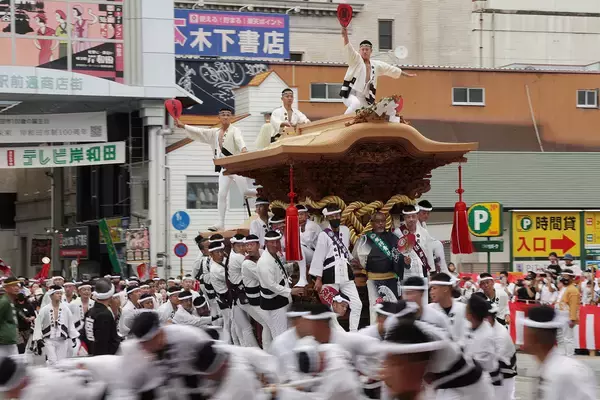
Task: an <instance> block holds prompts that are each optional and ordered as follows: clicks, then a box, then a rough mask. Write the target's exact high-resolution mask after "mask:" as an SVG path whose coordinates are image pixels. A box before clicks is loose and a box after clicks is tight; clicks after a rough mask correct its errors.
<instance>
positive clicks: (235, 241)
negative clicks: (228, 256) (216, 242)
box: [229, 237, 245, 244]
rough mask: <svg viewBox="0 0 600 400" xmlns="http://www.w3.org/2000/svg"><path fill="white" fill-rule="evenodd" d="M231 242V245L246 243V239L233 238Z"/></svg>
mask: <svg viewBox="0 0 600 400" xmlns="http://www.w3.org/2000/svg"><path fill="white" fill-rule="evenodd" d="M229 241H230V242H231V244H234V243H244V241H245V239H244V238H241V239H236V238H235V237H232V238H231V239H229Z"/></svg>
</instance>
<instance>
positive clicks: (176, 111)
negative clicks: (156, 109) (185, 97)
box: [165, 99, 183, 119]
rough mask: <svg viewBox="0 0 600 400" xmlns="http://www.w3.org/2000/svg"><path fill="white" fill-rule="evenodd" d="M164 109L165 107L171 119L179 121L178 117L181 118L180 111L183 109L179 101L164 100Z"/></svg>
mask: <svg viewBox="0 0 600 400" xmlns="http://www.w3.org/2000/svg"><path fill="white" fill-rule="evenodd" d="M165 107H167V111H168V112H169V114H170V115H171V117H173V119H179V117H181V110H182V109H183V106H182V105H181V101H179V100H177V99H168V100H165Z"/></svg>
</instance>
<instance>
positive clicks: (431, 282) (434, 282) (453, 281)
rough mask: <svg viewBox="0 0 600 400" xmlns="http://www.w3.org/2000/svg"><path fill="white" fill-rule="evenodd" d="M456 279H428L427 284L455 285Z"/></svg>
mask: <svg viewBox="0 0 600 400" xmlns="http://www.w3.org/2000/svg"><path fill="white" fill-rule="evenodd" d="M456 282H457V280H456V279H450V282H446V281H430V282H429V286H436V285H437V286H454V285H456Z"/></svg>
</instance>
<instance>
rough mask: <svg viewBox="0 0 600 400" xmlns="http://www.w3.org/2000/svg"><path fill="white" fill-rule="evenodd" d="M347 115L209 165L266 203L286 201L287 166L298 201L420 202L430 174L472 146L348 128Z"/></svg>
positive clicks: (399, 128)
mask: <svg viewBox="0 0 600 400" xmlns="http://www.w3.org/2000/svg"><path fill="white" fill-rule="evenodd" d="M353 120H354V117H353V116H339V117H333V118H328V119H324V120H320V121H316V122H313V123H311V124H308V125H304V126H302V127H301V128H300V129H299V133H300V134H299V135H297V136H288V137H285V138H283V139H280V140H279V141H277V142H275V143H273V144H271V145H270V146H269V147H267V148H265V149H263V150H259V151H253V152H248V153H244V154H238V155H235V156H230V157H225V158H221V159H219V160H216V161H215V164H217V165H221V166H223V167H225V168H226V171H227V172H226V173H228V174H238V175H242V176H246V177H249V178H253V179H254V180H255V181H256V182H257V183H258V184H260V185H262V186H263V189H262V192H261V195H262V196H265V197H267V198H268V199H269V200H275V199H278V200H287V193H288V192H289V165H290V164H293V166H294V189H295V192H296V193H297V194H298V198H299V199H301V200H302V199H304V198H305V197H310V198H311V199H313V200H319V199H321V198H323V197H325V196H327V195H337V196H339V197H341V198H343V199H344V201H346V202H347V203H348V202H352V201H357V200H360V201H365V202H370V201H374V200H382V199H383V200H387V199H389V198H391V197H392V196H393V195H396V194H405V195H407V196H409V197H411V198H417V197H420V196H421V195H422V194H423V193H426V192H428V191H429V189H430V183H429V179H430V178H431V171H432V170H433V169H435V168H438V167H441V166H443V165H446V164H450V163H453V162H458V161H466V159H465V158H464V155H465V154H466V153H468V152H469V151H472V150H476V149H477V146H478V145H477V143H440V142H435V141H433V140H429V139H427V138H426V137H424V136H423V135H421V134H420V133H419V132H418V131H417V130H416V129H414V128H413V127H411V126H410V125H407V124H403V123H389V122H385V121H371V122H362V123H355V124H353V125H350V126H346V125H347V124H349V123H352V121H353Z"/></svg>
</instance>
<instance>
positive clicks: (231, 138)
mask: <svg viewBox="0 0 600 400" xmlns="http://www.w3.org/2000/svg"><path fill="white" fill-rule="evenodd" d="M231 117H232V111H231V109H229V108H222V109H221V110H220V111H219V122H220V123H221V126H220V127H218V128H198V127H194V126H190V125H183V124H182V123H181V122H180V121H179V120H176V121H175V124H176V125H177V127H179V128H184V129H185V131H186V133H187V135H188V136H189V137H190V138H191V139H193V140H198V141H200V142H202V143H206V144H208V145H209V146H210V147H211V148H212V151H213V155H214V159H218V158H223V157H227V156H231V155H235V154H240V153H245V152H247V151H248V149H247V148H246V143H245V142H244V136H243V135H242V132H241V131H240V130H239V128H237V127H235V126H233V125H231ZM215 172H219V197H218V200H217V208H218V210H219V222H218V223H217V224H216V225H214V226H211V227H210V228H208V230H210V231H220V230H223V229H224V227H225V213H226V211H227V198H228V196H229V189H230V187H231V184H232V183H234V182H235V184H236V185H237V187H238V189H239V191H240V193H241V194H242V195H243V196H248V197H254V196H256V189H252V188H249V187H248V179H247V178H244V177H243V176H239V175H224V169H223V168H221V167H215Z"/></svg>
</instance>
